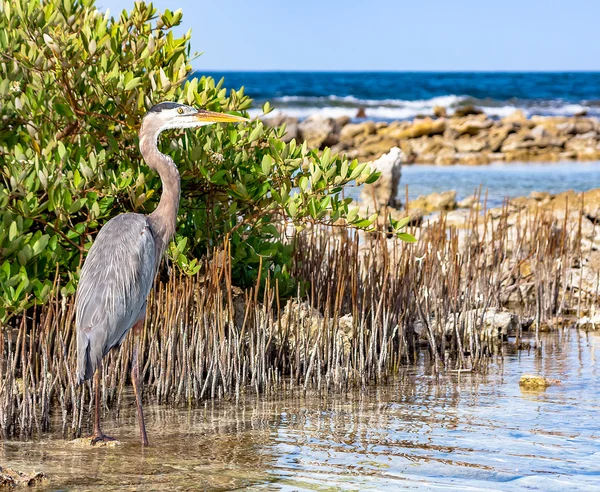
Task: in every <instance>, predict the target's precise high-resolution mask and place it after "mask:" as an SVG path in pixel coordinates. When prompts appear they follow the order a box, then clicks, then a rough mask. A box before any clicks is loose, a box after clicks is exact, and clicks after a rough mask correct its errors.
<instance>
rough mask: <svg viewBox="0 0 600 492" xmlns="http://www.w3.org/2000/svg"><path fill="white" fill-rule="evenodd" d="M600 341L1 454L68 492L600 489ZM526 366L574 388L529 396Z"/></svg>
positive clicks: (550, 344)
mask: <svg viewBox="0 0 600 492" xmlns="http://www.w3.org/2000/svg"><path fill="white" fill-rule="evenodd" d="M599 341H600V338H598V336H597V335H594V334H584V333H578V332H576V331H565V332H563V333H561V334H556V335H547V336H545V337H544V338H543V351H542V353H538V352H535V351H532V352H530V353H524V352H522V353H517V354H512V355H508V356H506V357H505V358H504V359H501V360H499V361H497V362H495V363H493V364H492V366H491V367H490V369H489V371H488V372H487V374H483V375H482V374H470V373H466V374H465V373H461V374H457V373H451V374H444V375H440V376H433V375H430V374H428V373H427V372H426V371H425V370H424V367H417V368H413V369H410V370H406V371H405V372H404V373H403V374H402V375H401V376H400V377H399V378H398V379H397V380H395V381H393V382H390V383H389V384H386V385H380V386H377V387H373V388H366V389H364V390H362V391H361V390H357V391H355V392H352V393H350V394H348V395H344V396H340V395H326V394H320V395H315V394H312V395H306V396H305V395H303V394H302V393H301V392H297V393H289V392H288V393H281V394H279V395H277V397H276V398H275V397H270V398H263V399H256V398H251V397H248V398H245V399H244V400H242V401H239V402H237V404H236V403H235V402H218V403H210V402H209V403H206V404H205V405H204V406H202V407H201V408H195V409H179V410H174V409H170V408H165V407H158V406H154V407H152V406H149V408H148V416H147V418H148V424H149V425H148V427H149V429H148V431H149V436H150V437H151V444H152V446H151V447H150V448H148V449H145V450H142V449H141V447H140V446H139V444H138V435H137V423H136V420H135V415H134V413H133V411H129V410H128V411H124V412H122V415H121V416H120V417H119V418H116V417H113V418H112V419H110V418H109V419H107V421H106V426H107V427H106V430H107V431H108V432H111V431H112V432H114V433H115V434H116V435H117V436H118V437H119V439H121V440H122V441H123V442H124V444H123V446H121V447H119V448H116V449H115V448H113V449H107V448H97V449H96V448H94V449H81V448H76V447H74V446H73V445H72V444H70V443H68V442H66V441H64V440H61V439H60V438H58V437H57V436H52V437H51V438H48V439H44V440H42V441H39V442H31V443H19V442H4V443H2V445H1V448H0V449H1V454H0V456H1V462H2V464H3V465H5V466H11V467H14V468H17V469H22V470H27V471H29V470H31V469H33V468H35V469H37V470H42V471H44V472H46V473H47V474H48V475H49V476H50V478H51V481H50V484H49V486H50V488H51V489H60V490H69V489H77V490H102V489H113V488H116V487H119V488H121V489H123V490H136V489H139V488H144V490H165V489H169V490H198V489H214V490H231V489H240V488H242V489H244V488H249V489H252V490H264V489H266V490H298V489H300V490H314V489H318V490H337V489H344V490H365V489H374V490H382V489H384V488H386V489H390V490H393V489H400V488H405V487H409V488H419V487H421V488H427V489H438V488H439V489H442V488H443V489H445V490H448V489H451V490H452V489H460V490H482V489H485V490H521V489H522V488H527V487H531V488H534V489H536V488H537V489H539V490H564V488H566V487H567V486H568V487H569V488H570V489H578V488H585V489H586V490H600V486H599V485H598V484H600V467H599V466H598V461H599V458H600V441H599V439H598V438H599V437H600V436H599V431H598V420H599V418H600V413H599V409H600V405H599V404H598V396H599V391H598V389H599V388H598V383H597V381H598V375H599V374H598V368H597V365H596V358H597V355H598V350H599V346H600V343H599ZM523 373H537V374H541V375H543V376H546V377H551V378H557V379H560V380H561V381H562V383H561V384H560V385H559V386H555V387H550V388H548V389H547V390H546V391H545V392H523V391H521V390H520V389H519V385H518V380H519V377H520V376H521V374H523Z"/></svg>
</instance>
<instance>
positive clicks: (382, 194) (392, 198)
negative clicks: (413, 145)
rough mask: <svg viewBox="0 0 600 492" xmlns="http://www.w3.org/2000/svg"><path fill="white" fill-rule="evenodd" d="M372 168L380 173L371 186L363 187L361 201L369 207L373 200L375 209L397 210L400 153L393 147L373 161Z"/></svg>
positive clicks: (400, 165) (400, 167)
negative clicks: (387, 208)
mask: <svg viewBox="0 0 600 492" xmlns="http://www.w3.org/2000/svg"><path fill="white" fill-rule="evenodd" d="M372 166H373V168H374V169H375V170H377V171H379V172H380V173H381V176H380V177H379V179H378V180H377V181H375V182H374V183H373V184H366V185H364V187H363V189H362V191H361V195H360V196H361V199H362V200H363V201H364V202H365V203H366V204H367V205H371V204H372V203H373V200H375V203H376V207H377V209H379V208H380V207H392V208H398V207H399V206H400V200H399V199H398V198H397V196H398V186H399V185H400V177H401V174H402V151H401V150H400V149H399V148H398V147H393V148H392V149H390V151H389V152H388V153H387V154H384V155H382V156H381V157H380V158H379V159H377V160H375V161H373V163H372Z"/></svg>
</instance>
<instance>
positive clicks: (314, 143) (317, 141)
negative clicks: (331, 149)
mask: <svg viewBox="0 0 600 492" xmlns="http://www.w3.org/2000/svg"><path fill="white" fill-rule="evenodd" d="M298 131H299V134H300V138H302V140H303V141H304V142H306V144H307V145H308V146H309V147H310V148H313V149H321V148H323V147H324V146H326V145H334V144H336V143H337V141H338V137H337V136H335V137H334V135H335V122H334V121H333V120H332V119H331V118H324V117H323V116H321V115H314V116H311V117H309V118H307V119H305V120H304V121H303V122H302V123H300V124H299V125H298Z"/></svg>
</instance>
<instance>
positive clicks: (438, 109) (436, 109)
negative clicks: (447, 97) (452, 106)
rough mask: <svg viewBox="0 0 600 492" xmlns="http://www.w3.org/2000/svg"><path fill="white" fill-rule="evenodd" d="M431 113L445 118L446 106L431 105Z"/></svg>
mask: <svg viewBox="0 0 600 492" xmlns="http://www.w3.org/2000/svg"><path fill="white" fill-rule="evenodd" d="M433 114H434V115H435V116H436V117H437V118H445V117H446V116H448V114H447V111H446V108H445V107H444V106H434V107H433Z"/></svg>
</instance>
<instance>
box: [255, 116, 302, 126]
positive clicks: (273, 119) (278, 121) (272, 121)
mask: <svg viewBox="0 0 600 492" xmlns="http://www.w3.org/2000/svg"><path fill="white" fill-rule="evenodd" d="M262 122H263V123H264V124H265V125H268V126H274V127H275V126H281V125H283V124H284V123H286V124H287V125H290V124H292V123H298V118H294V117H293V116H286V115H285V114H283V113H278V114H275V115H272V116H268V117H267V118H263V120H262Z"/></svg>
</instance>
